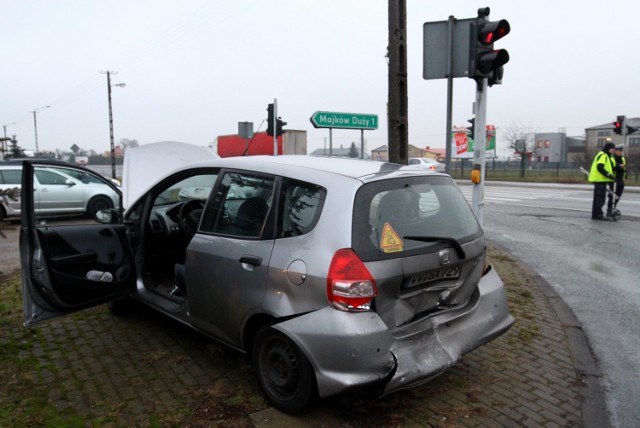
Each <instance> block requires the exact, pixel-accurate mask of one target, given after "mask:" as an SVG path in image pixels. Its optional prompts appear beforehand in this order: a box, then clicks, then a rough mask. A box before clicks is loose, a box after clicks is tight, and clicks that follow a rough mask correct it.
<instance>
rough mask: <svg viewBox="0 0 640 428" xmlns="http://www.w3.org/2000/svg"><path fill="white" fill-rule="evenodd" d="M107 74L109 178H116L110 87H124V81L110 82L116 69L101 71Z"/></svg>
mask: <svg viewBox="0 0 640 428" xmlns="http://www.w3.org/2000/svg"><path fill="white" fill-rule="evenodd" d="M101 73H103V74H106V75H107V95H108V96H109V142H110V143H111V178H116V147H115V144H114V141H113V112H112V110H111V87H112V86H118V87H120V88H124V87H125V86H127V85H126V84H125V83H114V84H113V85H112V84H111V74H112V73H113V74H117V71H101Z"/></svg>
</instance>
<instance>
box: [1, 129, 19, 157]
mask: <svg viewBox="0 0 640 428" xmlns="http://www.w3.org/2000/svg"><path fill="white" fill-rule="evenodd" d="M15 124H16V123H15V122H11V123H7V124H6V125H2V127H3V128H4V139H3V140H2V159H4V158H6V157H7V147H6V145H7V141H8V140H9V138H7V126H11V125H15Z"/></svg>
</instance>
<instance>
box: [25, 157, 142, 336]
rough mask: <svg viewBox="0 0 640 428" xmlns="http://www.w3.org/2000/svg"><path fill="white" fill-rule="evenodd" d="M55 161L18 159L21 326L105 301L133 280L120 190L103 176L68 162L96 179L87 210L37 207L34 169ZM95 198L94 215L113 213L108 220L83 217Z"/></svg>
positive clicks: (128, 288) (128, 287)
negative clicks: (97, 207)
mask: <svg viewBox="0 0 640 428" xmlns="http://www.w3.org/2000/svg"><path fill="white" fill-rule="evenodd" d="M56 165H57V166H59V164H55V163H48V162H46V161H25V162H24V163H23V169H22V195H21V198H22V205H21V210H22V228H21V230H20V260H21V267H22V288H23V302H24V303H23V304H24V324H25V326H28V325H32V324H35V323H37V322H40V321H43V320H46V319H48V318H52V317H55V316H58V315H63V314H67V313H70V312H74V311H77V310H80V309H84V308H88V307H91V306H95V305H98V304H100V303H105V302H107V301H109V300H113V299H115V298H117V297H120V296H122V295H125V294H127V293H129V292H131V291H132V290H133V288H134V286H135V278H136V275H135V268H134V264H133V256H132V255H131V250H130V248H129V244H128V239H127V233H126V229H125V226H124V224H122V221H121V219H122V208H121V207H122V195H121V193H120V191H119V190H118V189H117V188H116V187H115V186H114V185H113V183H111V182H110V181H109V180H108V179H106V178H104V177H101V176H99V175H98V174H96V173H94V172H92V171H91V170H88V169H86V168H81V167H76V166H71V165H70V166H69V168H73V169H74V170H77V171H78V172H79V173H81V174H87V175H88V176H87V178H88V177H89V176H91V178H92V180H93V179H95V178H97V180H98V183H93V185H94V186H95V187H91V188H90V190H91V193H90V194H87V196H86V199H87V200H85V201H84V204H85V206H86V207H87V209H86V211H84V212H76V213H74V214H73V215H70V214H69V213H68V212H67V213H65V216H60V215H59V214H58V213H55V212H53V213H52V212H46V213H45V212H43V211H40V210H39V209H37V207H36V204H35V201H34V199H35V198H34V194H35V193H36V192H35V189H36V187H35V185H36V181H35V179H34V177H35V175H36V172H37V171H42V170H44V169H46V168H49V167H54V166H56ZM88 181H89V180H87V182H88ZM102 183H104V184H102ZM28 189H31V191H29V190H28ZM63 190H64V189H63ZM63 190H62V191H63ZM96 198H100V201H101V207H103V208H106V210H104V211H101V212H99V214H98V215H96V218H97V217H98V216H99V215H100V214H105V213H107V214H109V215H110V217H111V218H112V219H113V221H111V222H110V223H109V224H102V223H98V222H97V221H96V220H95V219H94V218H89V217H88V212H89V211H90V210H89V207H92V206H95V203H94V204H92V203H91V200H92V199H93V200H94V202H95V199H96Z"/></svg>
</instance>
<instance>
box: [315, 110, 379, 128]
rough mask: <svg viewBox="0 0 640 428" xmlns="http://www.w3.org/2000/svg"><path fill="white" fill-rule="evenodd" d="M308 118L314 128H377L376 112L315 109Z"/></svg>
mask: <svg viewBox="0 0 640 428" xmlns="http://www.w3.org/2000/svg"><path fill="white" fill-rule="evenodd" d="M310 120H311V123H312V124H313V126H314V127H316V128H340V129H378V115H377V114H361V113H336V112H331V111H317V112H315V113H313V116H311V118H310Z"/></svg>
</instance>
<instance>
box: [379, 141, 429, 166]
mask: <svg viewBox="0 0 640 428" xmlns="http://www.w3.org/2000/svg"><path fill="white" fill-rule="evenodd" d="M427 149H429V147H427ZM409 157H410V158H425V157H427V158H433V159H437V158H436V157H435V155H434V153H431V154H430V153H429V151H428V150H425V149H421V148H419V147H416V146H414V145H412V144H409ZM371 159H373V160H377V161H384V162H387V161H388V160H389V147H388V146H387V145H386V144H385V145H384V146H380V147H378V148H377V149H373V150H371Z"/></svg>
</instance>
